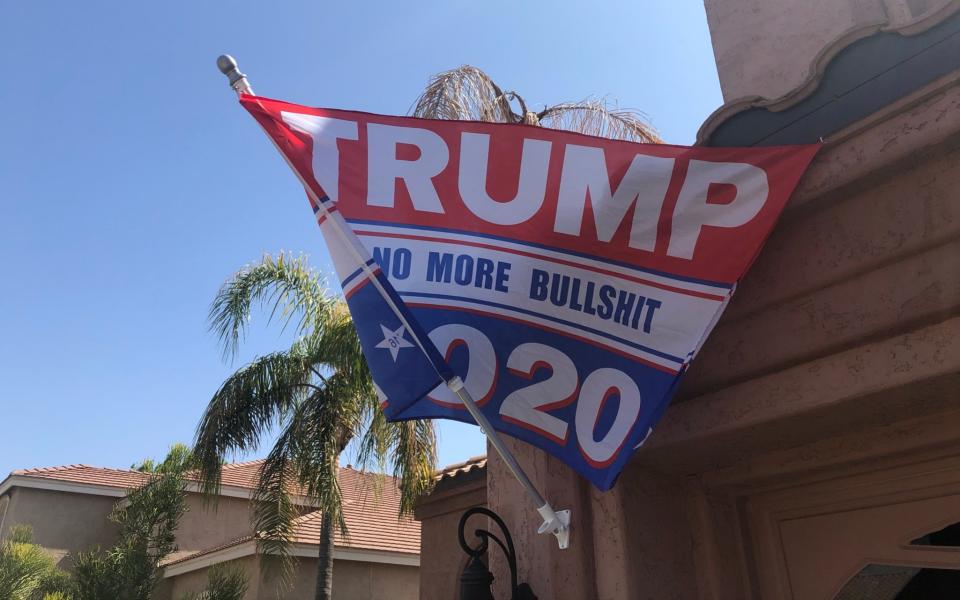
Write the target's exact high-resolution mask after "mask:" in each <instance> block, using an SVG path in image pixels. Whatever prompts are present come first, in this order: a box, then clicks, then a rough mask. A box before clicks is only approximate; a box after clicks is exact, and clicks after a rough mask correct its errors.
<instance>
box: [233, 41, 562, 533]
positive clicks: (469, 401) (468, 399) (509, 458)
mask: <svg viewBox="0 0 960 600" xmlns="http://www.w3.org/2000/svg"><path fill="white" fill-rule="evenodd" d="M217 68H219V69H220V72H221V73H223V74H224V75H226V76H227V79H228V80H229V82H230V87H231V88H233V90H234V91H235V92H236V93H237V95H240V94H249V95H254V92H253V88H252V87H251V86H250V83H249V82H248V81H247V76H246V75H244V74H243V73H241V72H240V70H239V69H238V68H237V61H236V60H234V58H233V57H232V56H230V55H228V54H224V55H222V56H220V57H219V58H217ZM268 137H269V136H268ZM271 140H272V138H271ZM278 150H279V148H278ZM280 154H281V156H284V158H286V155H284V154H283V152H282V151H281V152H280ZM291 167H292V165H291ZM293 172H294V173H295V174H296V175H297V177H300V178H301V183H303V184H304V189H306V191H307V193H308V194H309V195H310V197H311V198H313V201H314V202H315V203H316V204H317V205H318V206H320V207H321V208H323V203H322V202H321V201H320V199H319V198H317V197H316V194H315V193H314V192H313V189H312V188H311V187H310V186H309V185H307V182H306V181H303V179H302V177H301V175H300V173H299V172H298V171H297V170H296V169H293ZM330 224H331V225H332V226H333V229H334V231H336V232H337V234H338V235H339V237H342V238H344V239H343V240H342V241H343V242H344V245H345V246H346V247H348V248H351V250H353V251H354V252H356V249H355V248H354V245H353V244H352V243H351V241H350V239H349V238H348V236H347V233H346V232H344V231H341V226H340V223H339V220H337V219H330ZM355 259H356V261H357V263H358V264H360V265H362V268H363V269H364V271H365V275H366V276H367V278H368V279H369V280H370V281H371V282H372V283H373V284H374V285H375V286H376V287H377V289H378V291H379V292H380V295H381V296H382V297H383V298H384V299H385V300H386V301H387V304H389V305H390V308H391V310H392V311H393V313H394V314H395V315H396V316H397V317H398V318H399V319H400V323H401V324H402V325H403V326H404V327H405V329H406V331H408V332H409V333H410V335H411V336H412V337H413V338H414V341H415V342H416V343H417V345H418V346H419V347H420V349H421V350H424V347H423V343H422V342H421V340H419V339H418V338H417V335H416V333H415V330H414V329H413V328H412V327H410V324H409V323H408V322H407V320H406V318H405V317H404V316H403V313H402V312H401V311H400V310H399V309H398V308H397V306H396V305H395V304H394V303H393V300H392V299H391V298H390V296H389V295H388V294H387V293H386V292H385V291H384V290H383V289H382V286H381V285H380V282H379V281H378V280H377V278H376V277H375V275H374V273H373V270H372V268H371V267H370V266H367V265H366V261H365V260H364V259H363V257H362V256H356V257H355ZM444 383H446V385H447V387H448V388H450V391H452V392H453V393H454V394H456V395H457V397H459V398H460V400H461V401H462V402H463V405H464V406H465V407H466V409H467V411H468V412H469V413H470V415H471V416H472V417H473V418H474V420H475V421H476V422H477V425H479V426H480V429H481V430H482V431H483V433H484V434H485V435H486V436H487V439H489V440H490V443H491V444H492V445H493V447H494V449H495V450H496V451H497V454H499V455H500V457H501V458H502V459H503V461H504V463H506V465H507V468H508V469H509V470H510V472H511V473H512V474H513V476H514V477H515V478H516V479H517V481H519V482H520V484H521V485H522V486H523V488H524V489H525V490H526V491H527V494H528V495H529V496H530V498H531V500H533V503H534V505H535V506H536V507H537V512H538V513H539V514H540V516H541V517H542V518H543V523H542V524H541V525H540V528H539V529H538V530H537V533H540V534H543V533H552V534H553V535H554V536H556V538H557V543H558V544H559V546H560V549H561V550H564V549H566V548H567V547H569V545H570V511H569V510H560V511H555V510H554V509H553V507H552V506H550V503H549V502H547V501H546V500H545V499H544V498H543V496H542V495H541V494H540V492H539V490H537V488H536V486H534V485H533V482H532V481H530V478H529V477H527V474H526V473H525V472H524V470H523V468H522V467H521V466H520V464H519V463H518V462H517V459H516V458H515V457H514V456H513V454H512V453H511V452H510V450H509V449H508V448H507V447H506V445H505V444H504V442H503V438H501V437H500V434H499V432H497V431H496V430H495V429H494V428H493V426H492V425H491V424H490V421H489V420H488V419H487V417H486V415H484V414H483V412H482V411H481V410H480V407H479V406H477V403H476V401H475V400H474V399H473V397H472V396H471V395H470V392H469V391H467V388H466V387H464V385H463V381H462V380H461V379H460V377H459V376H456V375H455V376H454V377H452V378H451V379H449V380H447V381H445V382H444Z"/></svg>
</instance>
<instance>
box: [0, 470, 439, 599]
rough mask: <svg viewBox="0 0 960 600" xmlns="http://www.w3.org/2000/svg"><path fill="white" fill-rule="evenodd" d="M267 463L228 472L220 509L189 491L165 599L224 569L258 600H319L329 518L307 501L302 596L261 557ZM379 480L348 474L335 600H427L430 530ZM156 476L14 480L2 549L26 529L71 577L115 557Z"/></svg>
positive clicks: (298, 543) (3, 486) (300, 542)
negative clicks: (259, 498)
mask: <svg viewBox="0 0 960 600" xmlns="http://www.w3.org/2000/svg"><path fill="white" fill-rule="evenodd" d="M259 467H260V462H259V461H254V462H247V463H236V464H229V465H225V466H224V469H223V478H222V486H221V490H220V496H219V498H218V499H217V502H216V503H215V504H214V503H210V502H207V501H206V499H205V498H204V497H203V496H201V494H200V493H199V488H198V487H197V485H196V484H193V483H191V484H189V485H188V489H187V507H188V510H187V512H186V514H185V515H184V517H183V518H182V520H181V521H180V525H179V527H178V529H177V532H176V535H177V541H176V543H177V550H176V552H174V553H173V554H172V555H171V556H169V557H167V559H165V562H164V567H163V576H162V580H161V582H160V585H159V587H158V589H157V593H156V595H155V597H156V598H157V600H176V599H179V598H182V597H183V596H184V595H185V594H187V593H190V592H195V591H198V590H200V589H202V588H203V587H204V586H205V584H206V579H207V572H208V570H209V569H210V567H212V566H214V565H217V564H230V565H234V566H239V567H242V568H243V569H244V571H245V572H246V574H247V576H248V579H249V583H250V587H249V590H248V593H247V598H248V599H249V600H254V599H256V600H261V599H262V600H267V599H273V598H284V599H292V600H298V599H304V600H306V599H312V598H313V597H314V593H315V584H316V569H317V560H316V558H315V557H316V555H317V551H318V542H319V539H320V518H319V517H320V515H319V513H318V512H317V511H314V510H312V509H311V507H310V502H309V501H307V499H305V498H302V497H299V498H297V503H298V504H299V505H300V506H301V507H303V516H302V517H301V518H300V519H299V520H298V522H297V527H296V530H295V531H296V533H295V536H294V540H293V545H292V552H291V553H292V554H293V555H294V556H296V557H297V558H298V565H297V569H296V574H295V578H294V581H293V586H292V588H290V589H282V588H281V587H280V586H279V583H280V582H279V581H278V579H277V577H276V571H275V570H272V569H269V568H267V569H264V568H263V566H264V565H263V561H261V558H260V556H258V555H257V553H256V541H255V537H254V531H253V526H252V516H253V515H252V506H251V502H250V500H251V496H252V491H253V487H254V484H255V481H256V476H257V471H258V469H259ZM375 478H376V476H375V475H372V474H369V473H363V472H360V471H357V470H355V469H351V468H342V469H341V470H340V473H339V483H340V486H341V490H342V492H343V498H344V509H343V510H344V517H345V519H346V522H347V527H348V535H347V536H343V535H341V534H340V533H339V532H338V533H337V536H336V539H335V541H334V581H333V586H334V598H336V599H337V600H388V599H389V600H393V599H399V600H414V599H415V598H417V597H418V586H419V575H418V569H419V564H420V555H419V554H420V526H419V523H417V522H416V521H414V520H412V519H411V518H409V517H404V518H399V517H398V509H399V493H398V490H397V488H396V484H395V482H394V481H393V479H392V478H389V477H388V478H385V480H384V481H383V483H382V485H377V482H376V481H375ZM146 479H147V476H146V475H145V474H143V473H140V472H138V471H131V470H123V469H105V468H98V467H90V466H87V465H68V466H62V467H52V468H41V469H26V470H19V471H14V472H13V473H11V474H10V476H9V477H7V479H5V480H4V481H3V482H0V539H2V538H3V537H4V536H5V535H6V534H7V532H9V531H10V529H11V528H12V527H13V526H15V525H18V524H28V525H30V526H32V527H33V530H34V539H35V541H36V542H37V543H38V544H40V545H41V546H43V547H44V548H46V549H47V550H48V551H49V552H50V553H51V554H52V555H53V556H54V557H55V558H56V559H57V561H58V564H59V566H61V567H62V568H64V569H67V570H70V569H71V568H72V565H73V558H74V557H75V556H76V553H77V552H80V551H84V550H88V549H91V548H93V547H96V546H100V547H104V548H105V547H109V546H110V545H112V544H113V543H114V542H115V541H116V539H117V531H116V528H115V526H114V525H113V524H112V523H111V522H110V521H109V518H108V517H109V515H110V512H111V510H113V507H114V505H115V504H116V502H117V501H119V500H121V499H122V498H123V497H124V496H125V495H126V494H127V492H128V490H130V489H131V488H135V487H137V486H139V485H142V484H143V483H144V482H145V481H146Z"/></svg>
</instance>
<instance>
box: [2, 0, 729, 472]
mask: <svg viewBox="0 0 960 600" xmlns="http://www.w3.org/2000/svg"><path fill="white" fill-rule="evenodd" d="M0 50H2V51H0V78H2V79H0V106H2V110H0V132H2V134H0V135H2V138H0V139H2V142H0V208H2V210H0V258H2V260H3V269H4V276H3V279H2V280H3V284H2V293H0V377H2V384H0V431H2V435H0V478H2V477H3V476H4V475H5V474H6V473H7V472H9V471H10V470H12V469H15V468H24V467H33V466H49V465H57V464H67V463H87V464H93V465H100V466H119V467H126V466H128V465H130V464H131V463H132V462H134V461H136V460H138V459H141V458H144V457H147V456H162V455H163V454H164V452H165V450H166V448H167V447H168V446H169V445H170V444H171V443H173V442H176V441H185V442H189V441H190V440H191V439H192V436H193V432H194V428H195V426H196V423H197V420H198V418H199V416H200V414H201V412H202V410H203V408H204V406H205V405H206V403H207V401H208V400H209V398H210V396H211V394H212V393H213V392H214V391H215V390H216V388H217V387H218V385H219V383H220V382H221V381H222V380H223V379H224V378H225V377H226V376H227V375H228V374H229V373H230V372H231V369H233V368H236V367H237V366H239V365H240V364H242V363H243V362H244V361H245V360H249V359H250V358H252V357H253V356H255V355H256V354H258V353H262V352H267V351H270V350H273V349H277V348H280V347H281V346H282V345H283V344H284V343H285V342H286V340H285V339H284V338H283V337H281V336H280V335H279V333H278V331H277V329H275V328H269V327H265V326H264V321H265V316H266V315H258V318H257V319H255V321H254V323H253V331H252V334H251V336H250V338H249V340H248V343H247V345H246V346H245V347H244V351H243V352H242V354H241V356H240V357H239V359H238V361H237V362H236V363H233V364H227V363H224V362H223V361H222V360H221V355H220V352H219V349H218V347H217V342H216V339H215V338H214V337H213V336H212V335H210V334H209V333H208V331H207V328H206V314H207V308H208V306H209V303H210V300H211V299H212V298H213V296H214V294H215V293H216V291H217V289H218V287H219V286H220V284H221V283H222V282H223V281H224V280H225V279H226V278H227V277H228V276H229V275H230V274H231V273H232V272H234V271H236V270H237V269H238V268H240V267H241V266H242V265H244V264H245V263H247V262H251V261H255V260H257V259H258V258H259V257H260V256H261V255H262V254H263V253H265V252H270V253H276V252H278V251H280V250H289V251H295V252H301V251H302V252H305V253H307V254H309V255H310V258H311V261H312V262H313V264H314V265H315V266H316V267H317V268H318V269H320V270H323V271H325V272H329V270H330V267H329V262H328V260H327V256H326V251H325V250H324V248H323V245H322V240H321V239H320V236H319V232H318V231H317V228H316V225H315V224H314V222H313V220H312V219H311V218H310V212H309V209H308V207H307V203H306V201H305V199H304V197H303V191H302V189H300V188H298V185H297V183H296V181H295V179H294V178H293V177H292V176H291V175H290V173H289V172H288V170H287V167H286V165H285V164H284V163H283V162H282V160H281V159H280V158H279V157H278V156H277V155H275V151H274V150H273V148H272V146H271V145H270V144H269V143H268V142H267V140H266V139H265V138H264V137H263V135H262V133H260V131H259V130H258V128H257V127H256V126H255V124H254V122H253V121H252V119H250V118H249V116H247V115H246V114H245V113H244V111H242V110H241V109H240V107H239V106H238V105H237V104H236V102H235V100H234V97H233V94H232V93H231V92H230V90H229V89H228V87H227V85H226V80H225V79H224V78H223V77H222V76H221V75H220V73H219V72H217V70H216V68H215V66H214V61H215V59H216V57H217V55H218V54H221V53H223V52H229V53H232V54H233V55H235V56H236V57H237V58H238V60H239V62H240V66H241V70H243V71H244V72H246V73H247V74H248V75H249V76H250V80H251V83H252V84H253V86H254V88H255V89H256V90H257V92H258V93H260V94H263V95H266V96H271V97H277V98H283V99H286V100H290V101H293V102H299V103H302V104H312V105H317V106H331V107H338V108H350V109H358V110H364V111H371V112H379V113H388V114H404V113H406V112H407V111H408V109H409V108H410V106H411V104H412V102H413V101H414V99H415V98H416V97H417V95H418V94H419V91H420V90H421V89H422V87H423V86H424V85H425V83H426V82H427V80H428V78H429V77H430V75H431V74H433V73H436V72H438V71H442V70H445V69H448V68H452V67H455V66H457V65H459V64H463V63H470V64H474V65H476V66H479V67H481V68H483V69H484V70H486V71H487V72H488V73H489V74H490V75H491V76H493V78H494V79H495V80H496V81H497V82H499V83H500V85H501V86H502V87H504V88H506V89H514V90H517V91H518V92H520V93H521V94H522V95H523V96H524V97H525V99H526V100H527V103H528V104H529V105H531V106H533V107H541V106H543V105H544V104H551V103H556V102H560V101H565V100H576V99H581V98H583V97H586V96H607V95H609V97H610V98H616V99H618V101H619V103H620V105H621V106H623V107H629V108H637V109H641V110H643V111H644V112H645V113H646V114H647V115H648V116H649V118H650V120H651V122H652V124H653V125H654V126H655V127H656V128H657V129H658V130H659V131H660V133H661V135H662V136H663V137H664V138H665V139H666V140H667V141H669V142H672V143H678V144H686V143H692V142H693V140H694V137H695V134H696V130H697V128H698V127H699V125H700V123H702V122H703V120H704V118H705V117H706V116H707V115H708V114H710V112H712V111H713V110H714V109H715V108H717V107H718V106H719V105H720V104H721V102H722V101H721V97H720V91H719V85H718V83H717V77H716V70H715V67H714V63H713V52H712V49H711V47H710V38H709V32H708V30H707V27H706V18H705V16H704V11H703V4H702V2H700V1H699V0H644V1H639V2H638V1H636V0H633V1H627V0H623V1H610V2H592V3H588V2H584V1H583V0H579V1H576V2H575V1H569V0H552V1H544V2H533V1H531V2H500V1H499V0H493V1H487V2H483V3H479V2H469V1H466V0H442V1H440V0H438V1H425V2H406V3H401V2H388V1H379V0H378V1H370V2H364V1H356V2H341V3H328V2H319V1H313V2H301V1H297V2H275V3H263V2H230V3H212V2H175V1H171V2H163V3H143V2H98V1H87V2H82V3H80V2H57V3H48V2H13V3H7V4H6V6H5V8H4V17H3V19H0ZM333 285H334V288H335V289H338V288H336V283H335V282H334V283H333ZM440 444H441V446H440V460H441V463H443V464H447V463H451V462H456V461H459V460H463V459H464V458H467V457H469V456H472V455H476V454H481V453H483V452H484V451H485V445H484V442H483V438H482V436H481V435H480V434H479V433H478V431H477V430H476V428H475V427H471V426H467V425H461V424H456V423H443V424H442V426H441V440H440Z"/></svg>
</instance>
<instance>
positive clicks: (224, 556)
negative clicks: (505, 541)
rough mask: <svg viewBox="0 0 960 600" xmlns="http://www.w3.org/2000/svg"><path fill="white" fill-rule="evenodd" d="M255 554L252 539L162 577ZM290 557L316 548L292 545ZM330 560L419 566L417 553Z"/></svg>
mask: <svg viewBox="0 0 960 600" xmlns="http://www.w3.org/2000/svg"><path fill="white" fill-rule="evenodd" d="M256 554H257V543H256V541H255V540H249V541H246V542H242V543H239V544H237V545H235V546H228V547H226V548H221V549H220V550H216V551H214V552H210V553H208V554H203V555H201V556H197V557H196V558H188V559H186V560H183V561H182V562H177V563H175V564H171V565H169V566H167V567H166V568H165V569H164V571H163V576H164V577H165V578H170V577H176V576H178V575H183V574H184V573H189V572H191V571H197V570H199V569H206V568H208V567H212V566H213V565H217V564H220V563H224V562H228V561H231V560H238V559H241V558H245V557H247V556H255V555H256ZM290 555H291V556H297V557H301V558H316V557H317V546H316V545H315V544H292V545H291V547H290ZM333 559H334V560H351V561H356V562H372V563H378V564H386V565H402V566H407V567H419V566H420V555H419V554H404V553H400V552H386V551H382V550H365V549H360V548H342V547H334V549H333Z"/></svg>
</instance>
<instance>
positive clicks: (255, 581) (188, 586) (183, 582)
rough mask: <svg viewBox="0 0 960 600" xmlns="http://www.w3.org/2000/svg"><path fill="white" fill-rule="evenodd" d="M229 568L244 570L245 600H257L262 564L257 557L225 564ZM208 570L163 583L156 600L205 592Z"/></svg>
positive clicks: (171, 578)
mask: <svg viewBox="0 0 960 600" xmlns="http://www.w3.org/2000/svg"><path fill="white" fill-rule="evenodd" d="M224 566H226V567H228V568H231V569H233V568H238V569H242V570H243V571H244V572H245V573H246V574H247V577H248V580H247V581H248V584H249V587H248V588H247V595H246V596H245V597H244V600H257V598H259V597H260V596H258V594H259V591H260V590H259V583H260V564H259V561H258V560H257V559H256V557H252V556H248V557H244V558H240V559H237V560H232V561H229V562H226V563H224ZM207 576H208V569H197V570H196V571H190V572H189V573H184V574H182V575H178V576H176V577H169V578H165V579H163V580H162V581H161V583H160V585H159V586H158V587H157V590H156V593H155V594H154V598H155V600H180V599H181V598H183V597H184V596H185V595H186V594H192V593H196V592H199V591H201V590H203V589H204V588H205V587H206V585H207Z"/></svg>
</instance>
